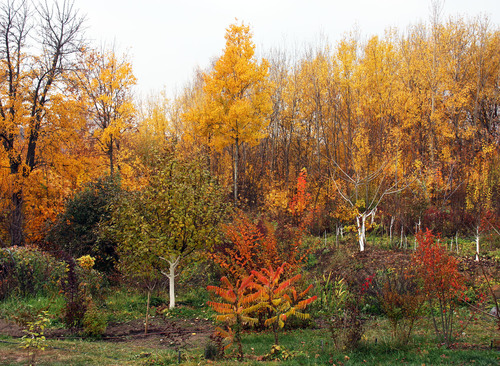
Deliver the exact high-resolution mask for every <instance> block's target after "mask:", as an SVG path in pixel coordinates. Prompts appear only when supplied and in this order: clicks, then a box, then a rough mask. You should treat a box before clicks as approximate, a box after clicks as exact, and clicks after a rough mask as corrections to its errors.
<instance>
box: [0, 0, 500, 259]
mask: <svg viewBox="0 0 500 366" xmlns="http://www.w3.org/2000/svg"><path fill="white" fill-rule="evenodd" d="M83 24H84V18H83V17H81V16H80V15H79V14H78V12H77V10H76V9H74V7H73V5H72V3H71V2H68V1H64V2H62V3H53V4H49V3H44V5H43V6H41V7H36V9H35V8H34V7H32V6H31V3H30V2H28V1H22V0H21V1H19V0H17V1H15V0H9V1H7V2H6V3H5V4H3V5H2V7H1V14H0V36H1V37H0V39H1V47H0V55H1V56H0V57H1V66H0V67H1V68H2V70H1V71H2V72H1V74H2V77H1V79H0V140H1V142H2V145H1V149H0V151H1V152H0V166H1V169H0V175H1V180H0V181H1V183H0V195H1V196H0V198H1V201H0V223H1V229H0V240H1V244H2V246H8V245H23V244H25V243H34V244H40V245H42V244H43V243H44V241H45V240H46V238H45V236H46V235H45V234H46V232H47V228H48V227H50V226H51V225H52V224H53V223H54V222H55V221H56V218H57V217H58V215H59V214H61V213H62V212H63V211H64V207H65V202H67V200H68V198H69V197H71V196H72V195H73V193H74V192H75V191H79V190H81V189H82V188H83V187H84V186H85V184H87V183H88V182H92V181H96V180H97V179H98V178H99V177H101V176H103V175H104V174H110V175H112V176H114V175H119V176H120V182H121V185H122V186H123V187H125V188H126V189H128V190H130V191H143V190H146V189H153V188H154V187H149V188H148V186H149V185H150V184H149V183H150V180H149V179H148V175H150V174H152V173H151V172H152V168H151V167H152V166H155V164H154V162H152V160H155V159H157V157H158V152H162V153H160V155H161V156H162V157H163V158H164V157H165V156H170V157H171V156H175V159H180V160H184V161H197V162H200V164H202V165H203V166H204V167H206V168H207V170H208V171H209V173H210V174H211V175H212V177H213V178H214V179H216V181H217V183H218V184H220V185H221V186H222V187H225V188H226V191H227V195H226V196H225V197H224V199H225V200H231V201H233V202H234V205H236V206H239V207H240V208H244V209H249V210H254V211H255V210H258V211H260V212H264V213H267V214H270V215H271V216H272V214H273V213H276V212H278V211H279V210H280V209H281V208H286V207H287V206H288V205H289V204H290V202H291V200H292V197H293V195H294V194H295V193H296V189H297V186H296V182H297V178H298V177H299V175H300V173H301V172H302V171H307V176H308V190H309V193H310V195H311V200H310V205H311V206H314V207H315V209H316V210H317V212H318V214H317V215H315V220H313V222H312V223H311V225H312V226H311V227H312V229H313V230H314V231H315V232H316V233H320V232H324V231H334V230H338V228H342V227H346V226H353V227H354V230H357V232H358V239H359V245H360V249H361V250H363V249H364V245H365V231H366V230H367V229H368V228H369V227H371V226H373V225H375V224H377V223H378V224H379V225H380V224H381V225H382V226H383V227H384V228H385V230H386V231H387V233H390V235H393V233H396V232H398V233H401V234H402V235H403V234H404V235H406V234H407V233H413V232H415V231H416V229H415V227H416V226H417V227H420V226H421V227H429V228H433V229H436V230H438V231H440V232H443V234H444V235H454V234H456V233H457V232H459V233H474V234H475V235H477V237H478V238H479V236H480V235H481V233H482V232H484V231H487V230H491V229H492V228H495V227H497V226H498V222H497V221H498V218H499V216H500V215H499V213H500V205H499V201H500V196H499V194H500V192H499V184H498V183H499V178H500V170H499V167H500V164H499V153H500V148H499V142H500V140H499V136H500V117H499V101H500V53H499V50H500V30H499V29H498V26H497V25H493V24H491V23H490V22H489V21H488V19H487V18H476V19H463V18H450V19H448V20H441V19H439V17H438V16H437V14H435V16H433V17H432V18H431V20H430V21H429V22H428V23H420V24H415V25H412V26H409V27H408V28H407V29H406V30H404V31H403V30H397V29H391V30H388V31H387V32H386V33H385V35H384V36H383V37H379V36H373V37H367V38H364V37H361V36H360V35H359V34H358V33H356V32H351V33H348V34H346V35H345V36H344V37H343V38H342V39H341V40H340V41H338V42H336V43H335V44H328V43H325V44H323V45H321V46H317V47H314V46H310V47H308V48H306V49H305V50H304V51H302V52H298V53H292V52H290V51H289V50H284V49H275V50H272V51H269V52H267V54H266V55H265V56H264V57H262V58H258V57H257V56H256V53H255V45H254V43H253V41H252V33H251V29H250V27H249V26H248V25H246V24H244V23H236V24H232V25H230V26H229V27H228V29H227V32H226V45H225V48H224V49H223V50H222V53H221V56H220V57H219V58H218V59H217V60H216V61H215V62H214V63H213V65H212V66H211V67H210V68H208V69H207V70H200V71H198V72H197V73H196V74H195V75H194V77H193V80H192V82H191V83H190V84H189V85H187V86H186V87H185V88H184V89H183V90H182V91H181V92H180V93H178V95H177V96H176V97H174V98H172V99H170V100H169V99H167V98H166V97H165V95H163V94H161V93H160V94H157V95H153V96H150V97H149V98H147V99H146V100H143V101H138V100H135V99H134V96H133V86H134V84H135V78H134V76H133V69H132V65H131V63H130V61H129V60H128V59H127V57H126V55H119V54H117V53H116V52H115V51H114V50H113V49H103V48H101V49H99V48H97V47H93V46H92V45H90V44H89V42H87V41H85V38H84V32H83ZM162 154H163V155H162ZM158 161H160V160H158ZM181 165H182V164H181ZM190 169H191V168H190ZM394 235H395V234H394Z"/></svg>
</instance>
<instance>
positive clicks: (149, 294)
mask: <svg viewBox="0 0 500 366" xmlns="http://www.w3.org/2000/svg"><path fill="white" fill-rule="evenodd" d="M150 300H151V290H150V289H148V302H147V304H146V322H145V325H144V334H148V325H149V301H150Z"/></svg>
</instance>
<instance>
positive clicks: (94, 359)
mask: <svg viewBox="0 0 500 366" xmlns="http://www.w3.org/2000/svg"><path fill="white" fill-rule="evenodd" d="M374 321H375V322H373V321H372V323H371V324H370V325H369V326H368V327H367V330H368V331H367V333H366V334H365V337H363V340H362V342H361V346H360V347H359V348H358V349H357V350H354V351H347V350H337V349H335V348H334V347H333V345H332V343H331V342H330V339H329V334H328V332H327V331H326V330H324V329H300V330H294V331H284V332H282V333H281V336H280V344H281V345H282V346H284V347H285V348H286V349H287V350H288V351H289V353H290V354H291V355H292V357H291V359H289V360H286V361H280V362H278V361H267V362H263V361H260V360H259V357H260V356H263V355H265V354H267V353H268V352H269V350H270V346H271V344H272V343H273V335H272V333H271V332H264V333H244V336H243V349H244V352H245V355H246V358H245V361H244V362H243V363H239V362H237V361H236V360H235V359H231V358H228V359H225V360H223V361H218V362H217V364H218V365H240V364H242V365H263V364H265V365H275V364H283V365H332V364H336V365H361V364H363V365H367V364H368V365H391V364H404V365H419V366H420V365H422V364H425V365H440V364H455V365H471V364H474V365H498V364H499V363H500V353H499V352H498V351H497V350H491V349H489V348H488V344H487V341H488V339H487V337H485V338H484V339H480V340H479V342H475V345H476V348H471V349H444V348H441V347H440V346H439V345H436V344H435V343H434V341H433V337H432V335H429V331H428V324H426V323H425V322H422V323H421V324H420V326H419V327H418V329H417V331H416V336H415V337H413V338H412V340H411V343H410V344H408V345H406V346H396V345H395V344H394V343H393V342H392V341H391V339H390V337H389V336H388V335H387V330H388V324H387V321H386V320H385V319H377V320H374ZM484 327H487V324H486V325H485V324H484V322H481V321H478V322H477V324H473V328H472V329H471V332H472V333H471V335H473V336H474V337H475V336H477V335H479V334H480V332H481V329H483V328H484ZM488 332H489V330H488V331H487V332H486V333H488ZM380 334H383V335H385V336H383V337H381V336H380ZM375 338H377V341H375ZM47 343H48V348H47V349H46V350H45V351H43V352H39V353H38V355H37V364H38V365H167V364H177V363H178V358H179V351H180V358H181V363H182V364H184V365H198V364H206V360H204V358H203V347H204V345H200V346H199V347H194V348H190V349H187V350H186V349H181V350H175V349H158V348H155V347H149V346H147V345H141V344H134V343H130V342H120V343H111V342H102V341H95V342H88V341H81V340H77V341H55V340H49V341H48V342H47ZM0 355H1V356H0V363H1V364H2V365H23V364H25V362H26V359H27V358H26V351H25V350H21V349H20V348H19V340H15V339H12V338H8V337H3V338H1V339H0Z"/></svg>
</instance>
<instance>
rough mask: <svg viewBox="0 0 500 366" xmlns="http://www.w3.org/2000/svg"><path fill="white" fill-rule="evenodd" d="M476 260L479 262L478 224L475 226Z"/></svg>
mask: <svg viewBox="0 0 500 366" xmlns="http://www.w3.org/2000/svg"><path fill="white" fill-rule="evenodd" d="M476 262H479V224H478V225H477V226H476Z"/></svg>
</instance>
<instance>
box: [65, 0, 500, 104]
mask: <svg viewBox="0 0 500 366" xmlns="http://www.w3.org/2000/svg"><path fill="white" fill-rule="evenodd" d="M75 6H76V7H77V8H78V9H79V11H80V13H81V14H85V15H86V17H87V22H86V25H87V36H88V37H89V38H90V39H91V40H92V41H93V43H94V44H96V45H103V44H105V45H108V46H109V45H112V44H114V45H115V48H117V49H118V50H119V51H120V52H127V54H128V55H129V56H130V59H131V61H132V63H133V68H134V74H135V76H136V77H137V79H138V85H137V92H138V94H141V95H146V94H148V93H154V92H158V91H160V90H162V89H165V90H166V91H167V93H168V94H169V95H172V94H173V92H174V91H175V90H176V89H177V90H181V89H182V87H183V86H184V85H185V83H186V82H188V81H189V80H191V79H192V76H193V74H194V70H195V69H196V68H197V67H200V68H206V67H207V66H208V65H209V64H210V61H211V60H212V59H213V58H215V57H218V56H220V55H221V53H222V50H223V48H224V42H225V41H224V34H225V30H226V28H227V27H228V26H229V25H230V24H231V23H234V22H235V18H237V19H238V20H239V21H243V22H245V23H246V24H249V25H250V26H251V29H252V31H253V34H254V43H255V44H256V46H257V52H258V53H262V52H265V51H266V50H268V49H270V48H272V47H282V46H283V45H288V46H294V47H296V48H298V49H301V48H303V46H304V45H314V44H316V43H318V41H319V40H320V39H324V38H325V37H326V38H327V39H328V40H329V42H330V43H334V42H335V41H337V40H338V39H340V38H341V37H342V35H343V34H344V33H346V32H349V31H351V30H352V29H354V27H356V26H357V28H358V29H359V31H360V33H361V35H363V36H371V35H375V34H379V35H382V34H383V33H384V30H386V29H387V28H388V27H392V26H394V27H397V28H398V29H400V30H404V29H406V27H407V26H408V25H410V24H414V23H418V22H420V21H424V22H426V21H428V19H429V16H430V13H431V10H430V8H431V0H343V1H339V0H308V1H305V0H244V1H240V0H175V1H171V0H140V1H139V0H75ZM457 15H463V16H466V17H474V16H477V15H487V16H489V18H490V20H491V22H492V23H493V25H495V26H499V25H500V0H447V1H445V2H444V7H443V18H444V19H447V18H448V17H449V16H457Z"/></svg>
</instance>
